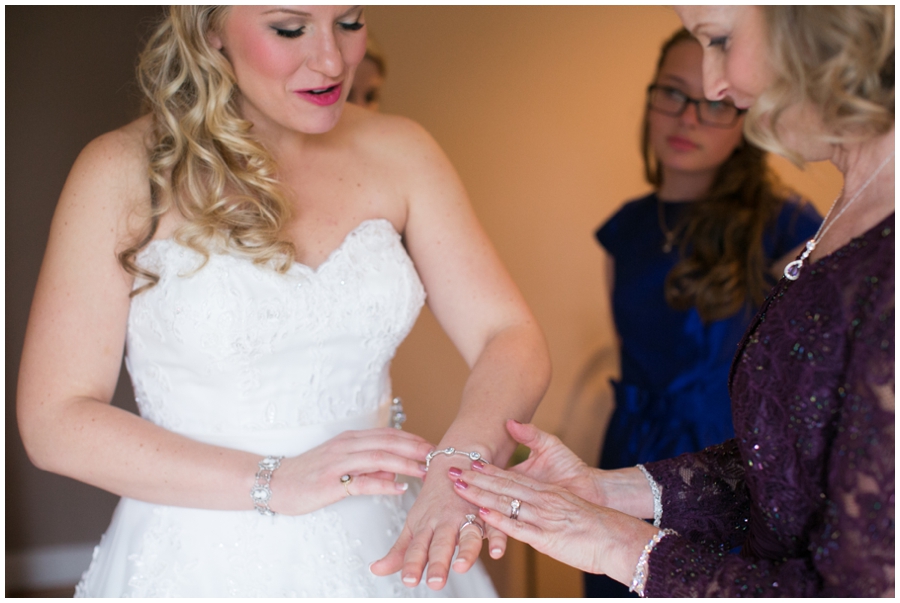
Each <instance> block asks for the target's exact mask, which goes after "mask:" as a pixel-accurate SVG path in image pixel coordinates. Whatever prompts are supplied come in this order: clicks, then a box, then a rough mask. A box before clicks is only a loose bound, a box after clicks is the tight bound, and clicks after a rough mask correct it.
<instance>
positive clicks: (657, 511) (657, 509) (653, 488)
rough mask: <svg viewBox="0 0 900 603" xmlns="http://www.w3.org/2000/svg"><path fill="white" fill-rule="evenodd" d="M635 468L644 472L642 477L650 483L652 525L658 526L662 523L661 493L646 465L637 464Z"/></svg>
mask: <svg viewBox="0 0 900 603" xmlns="http://www.w3.org/2000/svg"><path fill="white" fill-rule="evenodd" d="M637 468H638V469H640V470H641V473H643V474H644V477H646V478H647V481H648V482H649V483H650V492H652V493H653V527H655V528H658V527H659V524H660V523H662V493H661V492H660V490H659V484H657V483H656V480H655V479H653V476H652V475H650V472H649V471H647V469H646V467H644V466H643V465H637Z"/></svg>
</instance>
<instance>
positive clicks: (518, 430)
mask: <svg viewBox="0 0 900 603" xmlns="http://www.w3.org/2000/svg"><path fill="white" fill-rule="evenodd" d="M506 430H507V431H508V432H509V434H510V435H511V436H512V437H513V439H515V440H516V441H517V442H519V443H520V444H524V445H525V446H528V447H529V448H530V449H531V454H530V455H529V456H528V459H527V460H525V461H523V462H522V463H519V464H518V465H516V466H515V467H513V468H512V469H511V471H512V472H513V473H518V474H520V475H523V476H526V477H528V478H530V479H532V480H534V481H536V482H543V483H545V484H553V485H556V486H560V487H562V488H565V489H566V490H569V491H570V492H572V493H573V494H576V495H578V496H579V497H581V498H584V499H586V500H589V501H591V502H593V503H595V504H600V505H602V504H604V501H603V500H600V499H601V498H602V493H601V492H599V491H598V489H597V487H596V486H595V484H594V480H593V479H592V473H595V470H594V469H592V468H591V467H589V466H588V465H587V463H585V462H584V461H583V460H581V458H579V457H578V455H576V454H575V453H574V452H572V451H571V450H569V449H568V448H567V447H566V445H565V444H563V443H562V442H561V441H560V439H559V438H558V437H556V436H555V435H551V434H549V433H547V432H546V431H541V430H540V429H538V428H537V427H535V426H534V425H531V424H526V423H519V422H517V421H513V420H512V419H510V420H508V421H507V422H506Z"/></svg>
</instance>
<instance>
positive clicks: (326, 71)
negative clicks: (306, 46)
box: [307, 32, 344, 77]
mask: <svg viewBox="0 0 900 603" xmlns="http://www.w3.org/2000/svg"><path fill="white" fill-rule="evenodd" d="M307 65H308V66H309V68H310V69H312V70H313V71H318V72H319V73H321V74H323V75H326V76H328V77H338V76H339V75H341V74H342V73H343V72H344V56H343V55H342V54H341V49H340V47H339V46H338V44H337V40H336V39H335V37H334V34H333V33H331V32H328V33H322V35H320V36H319V39H318V40H317V43H316V46H315V48H314V50H313V53H312V56H311V57H310V58H309V60H308V61H307Z"/></svg>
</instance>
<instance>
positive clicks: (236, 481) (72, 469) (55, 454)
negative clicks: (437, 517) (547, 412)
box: [17, 122, 429, 514]
mask: <svg viewBox="0 0 900 603" xmlns="http://www.w3.org/2000/svg"><path fill="white" fill-rule="evenodd" d="M141 123H142V122H136V124H132V125H131V126H127V127H126V128H124V129H122V130H118V131H116V132H113V133H111V134H108V135H105V136H103V137H100V138H99V139H97V140H96V141H94V142H93V143H91V144H90V145H89V146H88V147H87V148H86V149H85V150H84V151H83V152H82V154H81V155H80V156H79V158H78V160H77V162H76V163H75V165H74V167H73V168H72V171H71V173H70V175H69V178H68V180H67V182H66V185H65V187H64V190H63V192H62V195H61V197H60V201H59V204H58V206H57V210H56V213H55V215H54V218H53V223H52V226H51V232H50V239H49V243H48V247H47V251H46V254H45V257H44V261H43V265H42V267H41V273H40V276H39V279H38V284H37V289H36V292H35V296H34V301H33V304H32V309H31V314H30V317H29V322H28V328H27V332H26V338H25V346H24V350H23V353H22V363H21V369H20V374H19V382H18V395H17V414H18V422H19V427H20V430H21V434H22V441H23V443H24V445H25V449H26V451H27V453H28V455H29V458H30V459H31V460H32V462H33V463H34V464H35V465H37V466H38V467H39V468H41V469H44V470H46V471H51V472H54V473H58V474H61V475H65V476H68V477H71V478H74V479H77V480H79V481H82V482H85V483H88V484H91V485H94V486H97V487H99V488H102V489H104V490H108V491H110V492H113V493H115V494H118V495H122V496H128V497H131V498H136V499H139V500H144V501H149V502H154V503H160V504H171V505H178V506H189V507H198V508H207V509H252V508H253V504H252V502H251V499H250V496H249V494H250V489H251V487H252V486H253V485H254V482H255V474H256V471H257V463H258V462H259V461H260V460H261V459H260V457H259V456H257V455H254V454H250V453H246V452H241V451H236V450H231V449H226V448H219V447H214V446H210V445H206V444H201V443H199V442H195V441H193V440H190V439H188V438H184V437H182V436H179V435H176V434H174V433H171V432H169V431H166V430H165V429H162V428H160V427H158V426H156V425H154V424H153V423H151V422H149V421H146V420H144V419H141V418H140V417H138V416H136V415H134V414H132V413H130V412H127V411H124V410H122V409H119V408H116V407H114V406H111V405H110V401H111V399H112V396H113V391H114V389H115V386H116V382H117V380H118V375H119V370H120V366H121V361H122V353H123V348H124V341H125V328H126V322H127V317H128V311H129V305H130V303H129V302H130V300H129V293H130V291H131V288H132V283H133V281H132V278H131V277H130V276H128V275H127V274H126V272H125V271H124V270H123V269H122V267H121V266H120V265H119V263H118V261H117V259H116V255H115V252H116V251H117V250H118V249H121V247H122V242H123V241H125V240H128V237H129V235H130V234H131V233H130V232H128V229H127V224H128V220H129V217H130V216H132V209H133V208H134V207H136V206H141V207H145V208H146V207H149V198H148V197H149V192H148V188H149V187H148V183H147V177H146V164H145V161H146V158H145V153H144V150H143V145H142V143H141V131H142V128H141ZM140 215H143V214H140ZM391 431H393V432H396V434H399V433H400V432H397V430H387V429H385V430H384V432H386V433H385V434H380V433H379V434H368V435H371V436H372V438H373V439H369V440H366V439H365V438H361V437H354V438H350V437H349V436H348V437H347V439H348V441H345V442H338V443H337V444H335V443H330V444H329V445H330V446H332V447H335V446H337V447H338V449H336V450H332V456H331V458H330V459H329V460H330V462H328V463H326V462H324V461H323V462H319V463H316V459H317V458H321V457H323V456H325V457H326V458H327V456H328V454H327V452H328V451H327V450H326V451H324V452H323V451H322V450H318V449H316V450H313V451H310V452H309V453H306V454H305V455H303V457H296V458H295V459H286V460H285V462H284V463H283V464H282V467H281V468H280V469H278V470H277V471H276V472H275V474H274V477H273V480H272V484H271V488H272V491H273V499H272V508H273V509H274V510H276V511H279V512H284V513H290V514H294V513H302V512H306V511H309V510H312V508H318V507H321V506H323V505H324V504H328V503H329V502H334V500H336V499H338V498H342V497H344V496H346V492H345V491H344V489H343V487H342V486H341V484H340V481H339V477H340V475H341V473H337V474H336V475H331V472H334V471H339V470H340V467H344V471H345V472H347V471H349V465H355V466H360V467H363V466H370V465H372V462H374V461H373V459H375V458H376V457H386V458H387V460H386V461H385V462H384V463H382V465H383V466H381V465H378V463H376V468H383V469H387V470H388V471H395V472H402V473H406V474H413V475H416V474H417V465H418V462H415V461H412V460H410V458H413V457H418V458H422V456H424V454H425V453H427V451H428V449H429V446H428V444H427V443H426V442H425V441H424V440H422V439H421V438H416V437H415V436H412V435H411V434H406V435H404V436H399V435H395V434H394V433H390V432H391ZM359 433H363V432H359ZM357 435H358V434H357ZM380 450H389V451H391V454H388V455H384V454H383V453H382V452H380ZM353 453H355V455H354V454H353ZM304 460H305V461H307V462H304ZM385 463H386V464H385ZM326 464H327V467H328V469H327V474H326V470H325V469H323V467H324V466H326ZM392 467H393V469H392ZM369 470H371V469H369ZM363 472H365V471H363ZM419 475H420V474H419ZM319 480H321V481H322V482H323V483H325V484H328V487H327V488H322V489H319V490H315V489H313V490H310V489H307V488H309V487H310V484H311V483H315V482H317V481H319ZM353 487H354V489H357V492H354V493H355V494H356V493H364V492H363V490H364V489H370V490H372V491H373V492H374V491H382V490H383V491H385V492H386V493H389V492H390V491H392V490H393V489H394V488H396V486H395V485H394V484H393V482H390V481H389V480H372V481H369V480H367V479H360V480H354V482H353ZM311 492H312V493H314V494H311ZM395 493H396V492H395ZM311 507H312V508H311Z"/></svg>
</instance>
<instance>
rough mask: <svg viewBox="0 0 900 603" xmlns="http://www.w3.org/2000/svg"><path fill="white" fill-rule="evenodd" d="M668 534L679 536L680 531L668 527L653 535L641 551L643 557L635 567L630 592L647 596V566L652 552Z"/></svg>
mask: <svg viewBox="0 0 900 603" xmlns="http://www.w3.org/2000/svg"><path fill="white" fill-rule="evenodd" d="M666 536H678V532H676V531H675V530H670V529H668V528H666V529H664V530H660V531H659V532H657V533H656V534H654V535H653V538H651V539H650V542H648V543H647V544H646V545H645V546H644V550H643V551H642V552H641V557H640V558H639V559H638V562H637V565H636V566H635V568H634V576H633V577H632V578H631V586H629V587H628V592H633V593H637V594H638V596H639V597H645V596H646V595H645V594H644V588H645V587H646V586H647V569H648V567H647V566H648V564H649V562H650V553H652V552H653V549H654V548H655V547H656V545H657V544H659V541H660V540H662V539H663V538H665V537H666Z"/></svg>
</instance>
